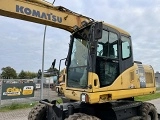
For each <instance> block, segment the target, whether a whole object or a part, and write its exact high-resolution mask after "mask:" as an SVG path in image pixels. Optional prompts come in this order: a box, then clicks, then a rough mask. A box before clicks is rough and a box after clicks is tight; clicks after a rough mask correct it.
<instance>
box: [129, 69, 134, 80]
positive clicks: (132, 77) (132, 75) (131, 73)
mask: <svg viewBox="0 0 160 120" xmlns="http://www.w3.org/2000/svg"><path fill="white" fill-rule="evenodd" d="M130 75H131V80H134V71H133V72H130Z"/></svg>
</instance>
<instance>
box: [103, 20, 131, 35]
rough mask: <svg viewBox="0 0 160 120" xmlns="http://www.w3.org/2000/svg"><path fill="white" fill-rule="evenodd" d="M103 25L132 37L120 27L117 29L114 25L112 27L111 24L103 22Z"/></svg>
mask: <svg viewBox="0 0 160 120" xmlns="http://www.w3.org/2000/svg"><path fill="white" fill-rule="evenodd" d="M103 24H104V25H106V26H109V27H111V28H113V29H115V30H117V31H118V32H120V33H121V34H125V35H128V36H130V34H129V33H128V32H127V31H125V30H123V29H121V28H119V27H116V26H114V25H111V24H108V23H104V22H103Z"/></svg>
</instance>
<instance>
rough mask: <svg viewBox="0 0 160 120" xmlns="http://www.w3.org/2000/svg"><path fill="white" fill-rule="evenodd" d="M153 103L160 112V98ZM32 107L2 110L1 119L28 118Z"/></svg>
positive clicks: (18, 119)
mask: <svg viewBox="0 0 160 120" xmlns="http://www.w3.org/2000/svg"><path fill="white" fill-rule="evenodd" d="M149 102H151V103H153V104H154V105H155V106H156V108H157V110H158V113H160V99H155V100H151V101H149ZM30 110H31V109H23V110H14V111H10V112H0V120H27V116H28V113H29V112H30Z"/></svg>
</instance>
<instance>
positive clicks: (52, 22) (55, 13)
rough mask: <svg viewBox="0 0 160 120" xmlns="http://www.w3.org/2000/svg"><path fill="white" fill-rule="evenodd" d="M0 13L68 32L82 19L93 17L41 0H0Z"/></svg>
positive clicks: (78, 24)
mask: <svg viewBox="0 0 160 120" xmlns="http://www.w3.org/2000/svg"><path fill="white" fill-rule="evenodd" d="M0 15H2V16H6V17H11V18H16V19H21V20H25V21H30V22H34V23H40V24H43V25H48V26H52V27H56V28H60V29H64V30H66V31H69V32H73V31H74V26H75V25H76V26H78V27H80V26H81V22H82V21H86V22H91V21H93V19H91V18H88V17H86V16H83V15H80V14H77V13H75V12H72V11H70V10H69V9H67V8H64V7H62V6H53V5H52V4H51V3H48V2H45V1H43V0H0Z"/></svg>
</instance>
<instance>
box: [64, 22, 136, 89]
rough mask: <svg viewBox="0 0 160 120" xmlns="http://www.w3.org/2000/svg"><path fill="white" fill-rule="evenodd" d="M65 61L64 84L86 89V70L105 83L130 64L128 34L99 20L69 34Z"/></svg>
mask: <svg viewBox="0 0 160 120" xmlns="http://www.w3.org/2000/svg"><path fill="white" fill-rule="evenodd" d="M67 61H68V62H67V63H68V64H67V75H68V76H67V85H66V86H67V87H73V88H81V89H87V88H88V86H89V85H88V77H89V76H88V73H89V72H91V73H96V74H97V75H98V77H99V83H100V87H106V86H109V85H111V84H112V83H113V82H114V81H115V80H116V78H117V77H118V76H119V75H120V74H121V73H122V72H123V71H125V70H126V69H128V68H129V67H131V66H132V65H133V54H132V45H131V37H130V35H129V34H128V33H127V32H125V31H123V30H121V29H119V28H117V27H114V26H111V25H108V24H102V23H101V22H97V23H94V24H91V25H88V26H86V27H84V28H82V29H80V30H78V31H77V32H75V33H74V34H73V35H72V36H71V41H70V47H69V53H68V57H67Z"/></svg>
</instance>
